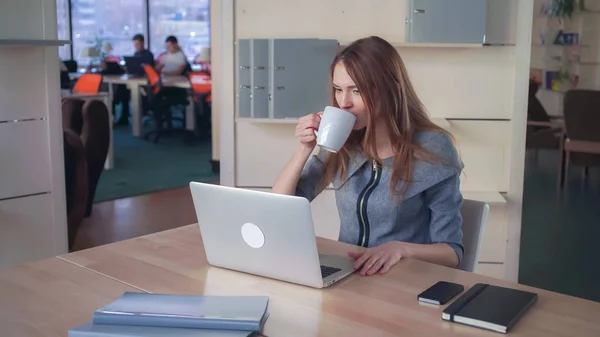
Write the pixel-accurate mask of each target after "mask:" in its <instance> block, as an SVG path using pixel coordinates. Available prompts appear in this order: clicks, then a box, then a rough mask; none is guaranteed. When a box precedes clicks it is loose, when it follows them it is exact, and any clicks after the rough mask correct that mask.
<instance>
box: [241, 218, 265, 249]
mask: <svg viewBox="0 0 600 337" xmlns="http://www.w3.org/2000/svg"><path fill="white" fill-rule="evenodd" d="M242 238H244V241H246V243H247V244H248V246H250V247H252V248H260V247H262V246H263V245H264V244H265V235H264V234H263V232H262V231H261V230H260V228H258V226H256V225H255V224H251V223H245V224H244V225H243V226H242Z"/></svg>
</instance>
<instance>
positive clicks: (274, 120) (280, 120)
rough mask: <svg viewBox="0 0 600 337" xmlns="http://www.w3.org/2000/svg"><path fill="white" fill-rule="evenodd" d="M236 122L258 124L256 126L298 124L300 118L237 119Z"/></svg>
mask: <svg viewBox="0 0 600 337" xmlns="http://www.w3.org/2000/svg"><path fill="white" fill-rule="evenodd" d="M235 121H236V122H246V123H256V124H296V123H298V118H249V117H237V118H236V119H235Z"/></svg>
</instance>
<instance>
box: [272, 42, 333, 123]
mask: <svg viewBox="0 0 600 337" xmlns="http://www.w3.org/2000/svg"><path fill="white" fill-rule="evenodd" d="M269 44H270V48H269V49H270V52H271V54H270V62H271V63H270V74H271V86H270V94H271V101H270V104H271V105H270V111H271V114H270V117H271V118H297V117H301V116H304V115H306V114H309V113H314V112H317V111H321V110H322V109H323V108H324V107H325V106H326V105H329V104H331V98H330V95H331V90H330V85H329V81H330V79H329V78H330V75H329V68H330V66H331V62H332V61H333V59H334V58H335V55H336V52H337V47H338V41H337V40H322V39H272V40H270V41H269Z"/></svg>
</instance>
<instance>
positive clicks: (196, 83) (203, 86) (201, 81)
mask: <svg viewBox="0 0 600 337" xmlns="http://www.w3.org/2000/svg"><path fill="white" fill-rule="evenodd" d="M188 78H189V79H190V83H191V85H192V90H193V91H194V93H195V94H206V93H209V92H210V91H211V90H212V78H211V77H210V76H209V75H208V74H206V73H204V72H192V73H190V74H189V75H188Z"/></svg>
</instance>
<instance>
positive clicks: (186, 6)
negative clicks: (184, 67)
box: [148, 0, 210, 62]
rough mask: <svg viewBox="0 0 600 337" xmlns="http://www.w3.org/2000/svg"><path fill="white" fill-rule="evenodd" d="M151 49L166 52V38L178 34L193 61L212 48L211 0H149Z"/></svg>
mask: <svg viewBox="0 0 600 337" xmlns="http://www.w3.org/2000/svg"><path fill="white" fill-rule="evenodd" d="M148 6H149V8H148V11H149V16H150V17H149V19H150V20H149V21H150V27H149V31H150V51H151V52H152V53H154V57H156V58H158V56H159V55H160V54H161V53H163V52H165V51H166V49H165V39H166V38H167V36H169V35H174V36H175V37H177V40H178V42H179V46H180V47H181V49H182V50H183V52H184V54H185V55H186V57H187V58H188V60H189V61H190V62H193V60H194V58H195V57H196V56H197V55H199V54H200V52H201V51H202V49H203V48H205V47H210V0H194V1H190V0H149V1H148Z"/></svg>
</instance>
